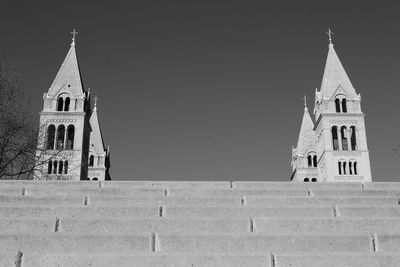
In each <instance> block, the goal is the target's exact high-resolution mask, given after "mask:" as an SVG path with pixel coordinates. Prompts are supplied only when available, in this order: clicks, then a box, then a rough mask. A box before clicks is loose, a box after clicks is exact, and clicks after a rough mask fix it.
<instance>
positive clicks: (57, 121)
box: [35, 30, 91, 180]
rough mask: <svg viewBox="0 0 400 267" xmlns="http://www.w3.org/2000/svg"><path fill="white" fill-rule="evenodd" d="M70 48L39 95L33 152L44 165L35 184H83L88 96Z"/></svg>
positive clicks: (74, 53) (88, 111)
mask: <svg viewBox="0 0 400 267" xmlns="http://www.w3.org/2000/svg"><path fill="white" fill-rule="evenodd" d="M76 33H77V32H75V30H74V31H73V32H72V34H73V38H72V43H71V47H70V49H69V51H68V53H67V56H66V57H65V59H64V62H63V63H62V65H61V67H60V69H59V71H58V73H57V75H56V77H55V79H54V81H53V83H52V85H51V86H50V88H49V90H48V91H47V93H44V95H43V102H44V103H43V110H42V111H41V112H40V129H39V130H40V134H39V142H38V148H37V152H36V156H37V158H38V159H39V160H40V162H45V163H44V164H42V165H41V168H40V169H39V170H37V171H36V172H35V179H38V180H43V179H44V180H86V179H87V177H88V152H89V141H90V140H89V138H90V132H91V127H90V122H89V118H90V116H91V108H90V92H89V91H86V90H85V88H84V86H83V83H82V77H81V72H80V69H79V64H78V59H77V56H76V51H75V35H76Z"/></svg>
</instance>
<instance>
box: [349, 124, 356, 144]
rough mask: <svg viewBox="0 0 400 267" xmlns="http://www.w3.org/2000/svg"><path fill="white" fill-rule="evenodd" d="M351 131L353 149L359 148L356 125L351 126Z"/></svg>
mask: <svg viewBox="0 0 400 267" xmlns="http://www.w3.org/2000/svg"><path fill="white" fill-rule="evenodd" d="M350 132H351V137H350V138H351V150H357V138H356V126H351V127H350Z"/></svg>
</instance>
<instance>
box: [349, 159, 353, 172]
mask: <svg viewBox="0 0 400 267" xmlns="http://www.w3.org/2000/svg"><path fill="white" fill-rule="evenodd" d="M349 174H350V175H352V174H353V162H351V161H349Z"/></svg>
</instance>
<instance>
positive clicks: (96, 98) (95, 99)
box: [94, 95, 99, 107]
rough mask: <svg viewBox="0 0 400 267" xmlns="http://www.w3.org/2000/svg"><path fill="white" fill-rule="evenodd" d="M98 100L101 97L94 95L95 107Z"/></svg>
mask: <svg viewBox="0 0 400 267" xmlns="http://www.w3.org/2000/svg"><path fill="white" fill-rule="evenodd" d="M97 100H99V98H98V97H97V95H96V96H95V97H94V107H97Z"/></svg>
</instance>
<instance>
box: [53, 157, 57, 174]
mask: <svg viewBox="0 0 400 267" xmlns="http://www.w3.org/2000/svg"><path fill="white" fill-rule="evenodd" d="M53 174H57V161H56V160H55V161H54V162H53Z"/></svg>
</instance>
